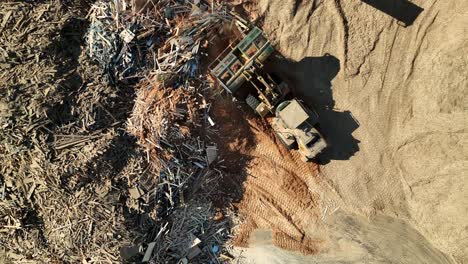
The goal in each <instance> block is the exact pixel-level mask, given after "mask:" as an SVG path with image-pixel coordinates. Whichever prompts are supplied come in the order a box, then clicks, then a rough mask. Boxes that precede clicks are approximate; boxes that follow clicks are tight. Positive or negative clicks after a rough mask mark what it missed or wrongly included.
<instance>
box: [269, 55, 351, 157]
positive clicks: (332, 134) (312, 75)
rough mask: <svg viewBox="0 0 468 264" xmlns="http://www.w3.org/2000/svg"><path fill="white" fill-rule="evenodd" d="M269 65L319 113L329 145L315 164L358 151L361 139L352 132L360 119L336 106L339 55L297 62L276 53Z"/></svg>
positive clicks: (348, 155)
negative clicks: (337, 56) (333, 81)
mask: <svg viewBox="0 0 468 264" xmlns="http://www.w3.org/2000/svg"><path fill="white" fill-rule="evenodd" d="M266 67H267V68H270V71H272V72H275V73H276V74H278V75H279V76H281V77H283V78H284V79H285V80H286V82H288V84H289V86H290V87H291V88H292V89H291V90H292V92H293V94H294V96H296V97H297V98H299V99H301V100H303V101H304V103H305V104H306V105H308V107H310V108H311V109H314V110H315V111H316V112H317V113H318V115H319V127H318V128H319V130H320V132H322V134H323V136H324V138H325V139H326V140H327V143H328V147H327V148H326V149H325V150H324V151H323V152H322V153H321V154H320V155H319V156H318V157H317V158H316V159H315V160H314V161H315V162H316V163H318V164H321V165H324V164H327V163H329V162H330V161H331V160H348V159H350V158H351V157H352V156H353V155H354V154H355V153H356V152H358V151H359V143H360V141H359V140H357V139H356V138H354V137H353V135H352V133H353V131H355V130H356V129H357V128H358V127H359V122H358V121H357V120H356V119H355V118H354V116H353V115H352V114H351V112H350V111H346V110H345V111H339V110H337V109H335V100H334V99H333V87H332V83H331V82H332V80H333V78H335V76H336V75H337V74H338V72H339V71H340V62H339V60H338V59H337V58H336V57H334V56H332V55H329V54H327V55H325V56H322V57H305V58H303V59H302V60H300V61H298V62H295V61H292V60H288V59H286V58H284V57H283V56H281V55H277V56H275V57H273V58H271V61H270V62H269V63H268V64H267V65H266Z"/></svg>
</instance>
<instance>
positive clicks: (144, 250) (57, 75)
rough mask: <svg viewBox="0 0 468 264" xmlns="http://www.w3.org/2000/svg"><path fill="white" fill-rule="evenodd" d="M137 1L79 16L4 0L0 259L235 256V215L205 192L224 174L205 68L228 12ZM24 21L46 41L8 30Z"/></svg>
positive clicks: (101, 5)
mask: <svg viewBox="0 0 468 264" xmlns="http://www.w3.org/2000/svg"><path fill="white" fill-rule="evenodd" d="M144 2H145V3H146V4H145V5H143V6H135V5H134V4H132V3H131V2H130V3H129V1H118V0H116V1H98V2H97V3H95V4H94V5H93V6H92V7H91V9H90V10H89V12H88V16H87V17H86V18H79V19H76V18H73V17H71V16H70V14H69V13H66V11H65V10H64V9H62V8H61V7H60V5H56V3H49V2H45V3H37V4H36V3H25V4H15V3H3V4H2V5H4V6H2V9H1V10H2V11H1V12H2V17H1V19H0V21H3V22H2V24H1V25H0V27H1V28H2V30H4V31H3V32H2V46H1V47H0V51H1V52H2V56H3V57H2V61H1V63H2V64H1V66H2V67H8V69H9V70H8V71H7V72H6V73H3V74H2V76H1V77H2V80H7V82H6V83H8V86H7V89H6V90H5V91H6V94H5V95H4V96H2V98H3V99H2V101H1V104H0V113H1V118H2V129H3V130H2V133H1V135H0V136H1V138H0V140H1V145H0V150H1V152H0V154H1V159H2V160H1V162H2V164H3V166H2V169H1V175H0V261H2V260H5V259H7V260H10V261H27V260H39V261H42V262H52V261H66V262H73V263H74V262H82V263H101V262H111V263H113V262H114V263H118V262H122V261H124V262H142V261H143V262H151V263H177V262H179V261H180V262H181V263H187V262H189V261H190V263H210V262H212V263H222V262H225V261H228V260H229V259H230V257H229V254H228V252H227V249H226V247H227V244H226V240H227V239H228V238H229V236H230V235H229V224H230V223H229V221H231V220H230V219H229V218H228V217H226V214H229V212H219V211H216V210H215V209H214V208H213V206H212V205H211V203H210V202H209V201H208V200H207V199H206V198H205V197H207V196H209V192H210V191H212V190H213V189H214V188H216V184H217V180H218V179H219V177H221V171H220V170H218V169H217V166H218V165H219V163H220V162H218V161H217V160H216V157H217V149H216V146H215V145H214V144H213V143H212V142H211V141H210V140H209V138H208V137H207V134H208V133H210V131H211V130H210V126H211V125H212V124H213V120H211V118H210V117H209V111H210V103H209V100H208V99H207V98H206V97H205V92H206V91H207V90H208V88H209V85H208V82H207V81H206V79H205V76H203V75H200V74H201V67H202V66H201V59H202V57H203V49H204V48H205V47H206V46H207V45H208V43H209V40H210V38H212V37H213V35H214V33H215V32H216V30H217V27H218V26H219V25H221V24H222V23H223V22H224V21H228V20H229V19H230V17H229V15H228V13H227V12H226V7H224V6H222V5H218V4H215V3H213V4H206V3H204V2H200V1H175V0H174V1H168V0H166V1H144ZM10 11H11V12H10ZM27 12H30V13H31V14H28V13H27ZM28 17H30V18H28ZM44 21H45V22H44ZM39 22H43V23H45V25H46V26H44V27H37V26H35V25H37V23H39ZM18 30H20V32H28V33H34V32H36V34H38V35H39V36H41V37H40V38H34V35H31V37H28V38H27V40H28V41H24V40H25V39H24V36H27V35H24V34H21V37H20V38H17V39H11V38H12V36H15V34H16V32H18ZM77 30H78V32H80V33H79V34H77V33H76V32H77ZM42 31H44V32H43V33H41V32H42ZM51 32H52V33H51ZM54 32H59V33H58V34H57V33H54ZM81 32H83V34H82V35H81ZM84 33H85V34H84ZM40 34H44V35H40ZM38 40H39V43H37V42H38ZM6 41H8V42H6ZM3 43H9V44H8V45H9V46H8V47H5V46H4V44H3ZM15 45H16V46H21V47H23V49H19V50H20V51H21V52H22V53H21V54H20V53H16V55H15V56H13V57H12V52H13V50H14V49H13V47H14V46H15ZM73 47H76V48H78V52H77V51H75V50H73ZM24 51H26V52H27V53H25V54H23V53H24ZM12 58H13V60H12ZM16 60H17V61H18V63H16V62H15V61H16ZM20 62H21V63H20ZM25 62H31V65H30V67H29V68H30V69H29V71H28V69H27V67H23V66H22V65H23V64H24V63H25ZM34 62H40V64H41V65H39V66H36V65H37V63H34ZM91 62H95V64H92V63H91ZM31 69H32V70H33V71H37V72H38V73H39V74H40V75H39V78H37V77H34V75H32V74H31V72H30V70H31ZM101 73H102V75H103V76H107V77H106V78H101ZM36 76H38V75H36ZM25 77H27V78H30V79H28V80H25V79H24V78H25ZM134 84H136V85H134ZM2 93H3V91H2ZM134 96H135V98H134ZM132 105H134V106H133V109H132ZM129 112H131V114H130V118H129V119H128V120H127V117H128V114H129ZM211 132H212V131H211Z"/></svg>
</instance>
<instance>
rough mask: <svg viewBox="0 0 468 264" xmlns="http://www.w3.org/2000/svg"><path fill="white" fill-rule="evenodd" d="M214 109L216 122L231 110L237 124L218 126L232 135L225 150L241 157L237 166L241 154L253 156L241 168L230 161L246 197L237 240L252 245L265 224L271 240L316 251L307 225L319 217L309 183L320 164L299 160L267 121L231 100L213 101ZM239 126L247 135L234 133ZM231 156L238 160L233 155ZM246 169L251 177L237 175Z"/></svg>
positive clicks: (307, 251)
mask: <svg viewBox="0 0 468 264" xmlns="http://www.w3.org/2000/svg"><path fill="white" fill-rule="evenodd" d="M226 109H227V111H226ZM245 111H248V109H246V110H245ZM214 112H215V113H217V114H216V116H215V117H216V118H217V120H222V116H223V113H225V114H226V115H227V113H228V114H229V118H230V124H235V125H233V126H231V125H226V124H224V123H223V125H221V127H220V129H221V133H220V134H223V135H224V134H226V135H231V136H230V137H229V136H228V138H226V139H225V141H226V142H227V144H226V150H227V153H231V154H232V155H235V156H236V157H238V159H237V160H238V163H239V164H242V162H240V159H239V158H242V157H244V156H247V157H249V158H248V161H247V163H246V164H245V165H244V167H243V168H238V167H237V166H235V164H231V165H232V166H234V167H235V168H236V169H237V174H236V173H231V174H229V177H232V178H233V181H237V182H239V181H241V184H242V186H240V188H242V197H241V198H240V200H239V202H238V203H237V204H236V207H237V208H238V210H239V211H238V213H239V215H240V217H241V219H242V224H241V226H240V227H239V228H238V232H237V234H236V238H235V241H234V244H235V245H237V246H243V247H245V246H248V242H249V237H250V234H251V232H252V231H254V230H255V229H257V228H263V229H270V230H272V231H273V243H274V244H275V245H277V246H279V247H281V248H284V249H288V250H294V251H300V252H302V253H304V254H311V253H315V252H317V247H318V246H319V244H320V242H319V241H315V240H313V239H312V237H311V236H310V234H308V233H307V232H306V231H305V228H306V226H307V225H308V223H309V222H310V221H313V220H314V219H316V217H317V215H318V214H317V210H318V200H319V196H318V195H317V194H315V193H313V192H312V191H310V190H309V187H308V186H309V185H311V184H314V181H315V179H314V176H316V174H317V172H318V166H317V165H315V164H313V163H304V162H303V161H301V160H300V158H299V156H298V155H297V153H294V152H293V153H291V152H289V151H288V150H287V149H286V148H285V147H283V146H282V145H281V143H280V142H278V141H277V140H276V138H275V136H274V135H272V134H271V130H270V128H269V126H268V124H267V122H265V121H263V120H260V119H258V118H256V117H254V116H252V115H249V114H246V113H247V112H244V111H243V109H242V108H240V109H239V108H236V107H233V103H232V102H229V101H227V100H226V101H223V104H215V108H214ZM227 124H229V123H227ZM245 126H247V128H246V127H245ZM235 127H237V129H236V128H235ZM240 128H243V129H242V131H243V133H242V134H241V133H236V131H238V130H239V129H240ZM246 132H247V133H246ZM231 160H235V159H233V156H231ZM243 171H245V174H246V175H247V176H246V177H245V178H242V179H239V177H241V176H240V175H241V174H242V173H243ZM224 188H230V189H232V187H231V186H225V187H224ZM237 188H239V186H237Z"/></svg>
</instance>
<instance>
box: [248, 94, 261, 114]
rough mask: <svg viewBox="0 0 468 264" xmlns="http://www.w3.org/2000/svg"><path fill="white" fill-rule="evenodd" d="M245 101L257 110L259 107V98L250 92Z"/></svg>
mask: <svg viewBox="0 0 468 264" xmlns="http://www.w3.org/2000/svg"><path fill="white" fill-rule="evenodd" d="M245 102H246V103H247V104H248V105H249V106H250V108H252V109H253V110H254V111H255V112H257V107H258V106H259V105H260V101H258V99H257V98H255V97H253V96H252V95H250V94H249V95H248V96H247V98H246V99H245Z"/></svg>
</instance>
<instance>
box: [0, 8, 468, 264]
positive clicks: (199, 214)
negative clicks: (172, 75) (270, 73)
mask: <svg viewBox="0 0 468 264" xmlns="http://www.w3.org/2000/svg"><path fill="white" fill-rule="evenodd" d="M91 2H92V1H25V2H13V1H6V2H2V3H0V34H1V35H0V40H1V43H0V83H1V84H0V89H1V90H0V95H1V99H0V118H1V124H0V125H1V127H2V130H1V132H0V140H1V145H0V158H1V160H0V162H1V164H2V165H1V169H0V172H1V175H0V263H2V262H5V263H46V262H47V263H55V262H56V263H77V262H81V263H103V262H105V263H121V262H140V261H141V259H142V258H143V256H144V255H145V253H146V251H147V249H148V248H150V247H151V243H152V242H157V243H156V245H154V244H153V245H152V246H154V247H155V248H154V250H153V249H152V250H151V252H152V255H151V261H152V262H153V263H177V261H178V260H180V259H182V258H183V257H187V256H189V255H190V254H194V253H193V252H197V253H196V254H198V255H196V256H195V257H194V258H192V259H191V262H190V263H192V262H193V263H210V261H216V262H214V263H231V262H232V263H465V262H466V261H467V259H466V256H467V255H468V252H467V251H466V250H467V248H468V241H467V239H466V238H467V237H468V234H467V226H466V223H468V219H467V217H468V205H467V203H466V201H467V200H468V197H467V192H466V187H467V184H468V182H467V180H466V177H464V175H466V157H467V156H468V154H467V153H466V147H464V145H463V144H466V109H465V108H466V106H465V105H466V86H467V78H466V73H467V72H468V69H467V63H466V62H467V58H466V54H468V50H467V48H468V40H467V38H466V36H468V34H466V33H467V27H466V25H468V23H466V22H467V19H466V17H467V14H468V6H467V5H466V4H465V3H462V2H460V3H456V4H455V5H454V6H451V5H450V3H445V2H442V1H435V0H434V1H426V2H422V1H414V3H415V4H417V5H418V6H420V7H421V8H422V9H423V11H422V12H421V14H418V16H417V18H416V20H415V21H412V24H411V25H408V26H406V27H403V26H402V25H401V23H397V21H396V20H395V18H392V17H391V16H389V15H387V14H384V13H383V12H381V11H379V10H377V9H375V8H374V7H372V6H370V5H368V4H366V3H364V2H361V1H352V2H344V1H326V0H325V1H320V0H318V1H299V0H291V1H276V0H259V1H234V2H233V3H231V4H233V5H235V7H234V9H235V10H236V11H238V12H240V13H244V15H245V16H246V17H250V19H252V20H255V21H256V24H258V25H260V26H262V28H263V30H264V31H265V33H266V35H267V36H268V38H269V39H271V40H272V41H273V43H274V46H275V48H277V49H278V51H279V53H280V54H281V55H277V56H275V58H273V60H272V61H270V64H269V65H267V67H271V68H272V69H274V70H275V71H277V72H279V74H280V75H281V76H282V77H284V78H285V80H286V81H287V82H288V83H289V84H290V86H291V87H292V88H293V91H294V93H295V95H297V96H298V97H299V98H301V99H303V100H304V102H305V103H306V104H308V105H309V106H310V107H312V108H314V109H316V110H317V112H318V113H319V116H320V118H321V120H320V122H321V126H320V129H321V131H322V132H323V134H324V135H325V137H326V138H327V140H328V142H329V144H330V145H331V147H330V148H328V149H327V150H326V152H325V153H323V154H322V155H321V156H320V158H319V159H318V160H316V162H315V163H304V162H302V161H301V160H300V158H299V156H298V154H297V153H296V152H295V151H292V152H291V151H289V150H287V149H286V148H285V147H284V146H283V145H282V144H281V143H280V142H278V140H277V138H276V137H275V136H274V135H273V134H272V131H271V129H270V128H269V126H268V120H261V119H260V118H258V117H256V116H255V115H254V114H253V113H252V111H251V110H250V109H248V107H247V106H245V105H244V104H242V103H239V102H233V101H232V99H231V98H230V97H229V96H227V95H225V94H222V95H217V93H218V92H219V91H218V90H217V89H213V90H212V91H210V92H206V89H205V88H202V89H200V90H197V91H196V92H195V93H193V91H192V92H190V91H186V90H176V89H172V87H165V89H166V90H164V89H162V90H161V89H159V86H158V85H154V79H152V78H149V77H148V75H147V76H145V77H144V78H143V79H144V80H143V81H142V82H140V83H139V84H136V83H135V81H134V80H133V79H131V78H130V79H125V80H123V81H122V80H120V81H117V82H115V80H109V78H107V77H106V76H108V74H109V72H108V70H109V69H107V68H105V67H103V66H102V65H101V64H99V63H95V62H93V61H92V60H91V59H90V58H89V56H88V55H89V53H87V52H88V49H89V47H88V46H87V44H88V43H87V38H86V32H87V30H88V28H89V26H90V20H89V19H88V18H86V14H88V11H89V10H90V7H91ZM146 2H151V1H137V5H139V7H142V6H144V5H145V4H144V3H146ZM166 2H168V3H169V2H170V3H176V2H177V1H166ZM238 2H239V3H238ZM377 2H378V1H377ZM161 10H162V9H161ZM161 10H160V11H159V13H158V15H160V14H161V13H164V12H162V11H161ZM179 10H184V9H183V8H181V9H179ZM181 12H182V11H181ZM184 21H185V20H184ZM165 22H167V21H165ZM167 23H168V24H170V26H171V27H174V28H175V27H176V26H181V25H182V24H183V23H180V24H179V23H174V22H172V21H169V22H167ZM158 27H159V26H158ZM156 30H159V28H158V29H156ZM143 33H145V34H146V31H144V32H143ZM166 33H167V32H165V31H164V34H166ZM170 33H171V34H176V33H174V32H173V31H170ZM161 34H162V33H161ZM143 35H144V34H143ZM219 36H223V38H225V37H226V34H225V33H224V34H221V33H220V34H219ZM144 37H145V36H143V38H144ZM227 37H228V36H227ZM104 42H105V41H104ZM221 42H223V43H228V42H229V39H223V40H221ZM209 44H212V43H210V42H209V43H208V44H206V43H205V44H203V45H207V46H208V47H207V50H206V51H205V52H207V53H208V55H207V56H208V58H210V57H212V56H213V55H214V54H216V53H218V51H221V50H222V48H221V47H218V46H217V45H212V46H211V47H210V46H209ZM157 45H159V43H158V44H157ZM203 45H201V46H203ZM138 52H143V53H144V52H145V51H144V50H143V51H141V50H138ZM212 53H213V54H212ZM206 59H207V58H205V59H204V60H206ZM205 63H209V62H207V61H202V64H205ZM151 66H154V65H151ZM203 74H205V75H206V72H203ZM114 76H116V78H117V77H118V75H117V74H115V75H114ZM145 78H146V79H145ZM200 79H203V78H200ZM203 81H204V80H202V82H203ZM203 85H205V84H203ZM203 85H202V86H203ZM211 88H213V87H211ZM205 92H206V93H205ZM167 113H168V114H167ZM207 116H209V117H210V118H211V119H212V122H214V125H212V124H210V122H208V121H206V120H205V119H206V117H207ZM166 120H169V122H167V121H166ZM167 124H169V125H167ZM161 127H164V128H167V127H169V131H171V132H168V135H166V136H167V137H168V138H176V139H177V140H174V141H172V142H165V143H163V144H161V145H158V144H155V141H157V140H158V139H159V138H160V137H159V136H158V135H157V134H158V133H160V132H159V131H160V130H161ZM171 129H172V130H171ZM155 131H156V132H155ZM161 133H162V132H161ZM174 134H175V136H174ZM184 143H186V144H187V145H188V146H185V147H184V145H183V144H184ZM171 144H172V145H174V146H176V147H175V148H176V149H177V151H174V150H173V149H171V148H168V147H167V146H168V145H171ZM211 144H213V145H216V148H217V158H216V160H215V161H214V162H213V163H211V164H207V162H206V160H205V152H204V151H205V147H206V146H209V145H211ZM156 145H157V146H156ZM161 146H162V147H161ZM194 146H195V147H194ZM174 157H175V158H176V161H175V162H174ZM181 157H184V159H185V160H186V162H185V161H184V160H182V158H181ZM177 159H180V160H182V161H180V163H178V162H179V161H177ZM172 163H174V164H175V165H174V166H172V167H171V166H168V167H170V168H171V169H168V170H167V171H168V173H169V174H171V173H174V175H179V171H181V170H186V171H183V173H186V174H187V175H191V176H187V178H184V179H183V180H182V183H183V184H185V183H189V184H185V185H182V184H181V183H180V179H179V182H178V184H180V185H179V186H184V187H183V190H177V194H172V193H170V194H169V192H170V191H172V190H174V189H171V188H170V187H168V188H169V189H164V190H170V191H167V194H164V195H163V196H162V197H161V196H157V195H158V194H157V193H156V191H154V190H156V189H158V188H159V186H161V185H162V184H165V183H164V182H166V181H169V180H170V177H168V176H165V177H167V178H163V176H162V175H163V174H161V172H160V168H161V167H163V165H165V164H172ZM195 163H196V165H194V164H195ZM155 164H158V165H157V166H156V165H155ZM161 164H162V165H161ZM206 164H207V165H206ZM205 165H206V167H205ZM177 166H179V167H177ZM201 167H203V169H201ZM177 168H178V169H177ZM181 175H182V174H181ZM172 184H174V182H172ZM168 185H169V184H168ZM176 189H177V188H176ZM178 201H180V202H178ZM194 237H196V238H199V239H200V240H201V243H199V244H197V246H196V247H197V248H198V249H200V252H198V251H194V250H193V249H194V247H193V246H192V244H193V243H194V241H196V239H194ZM239 247H240V249H239Z"/></svg>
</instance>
